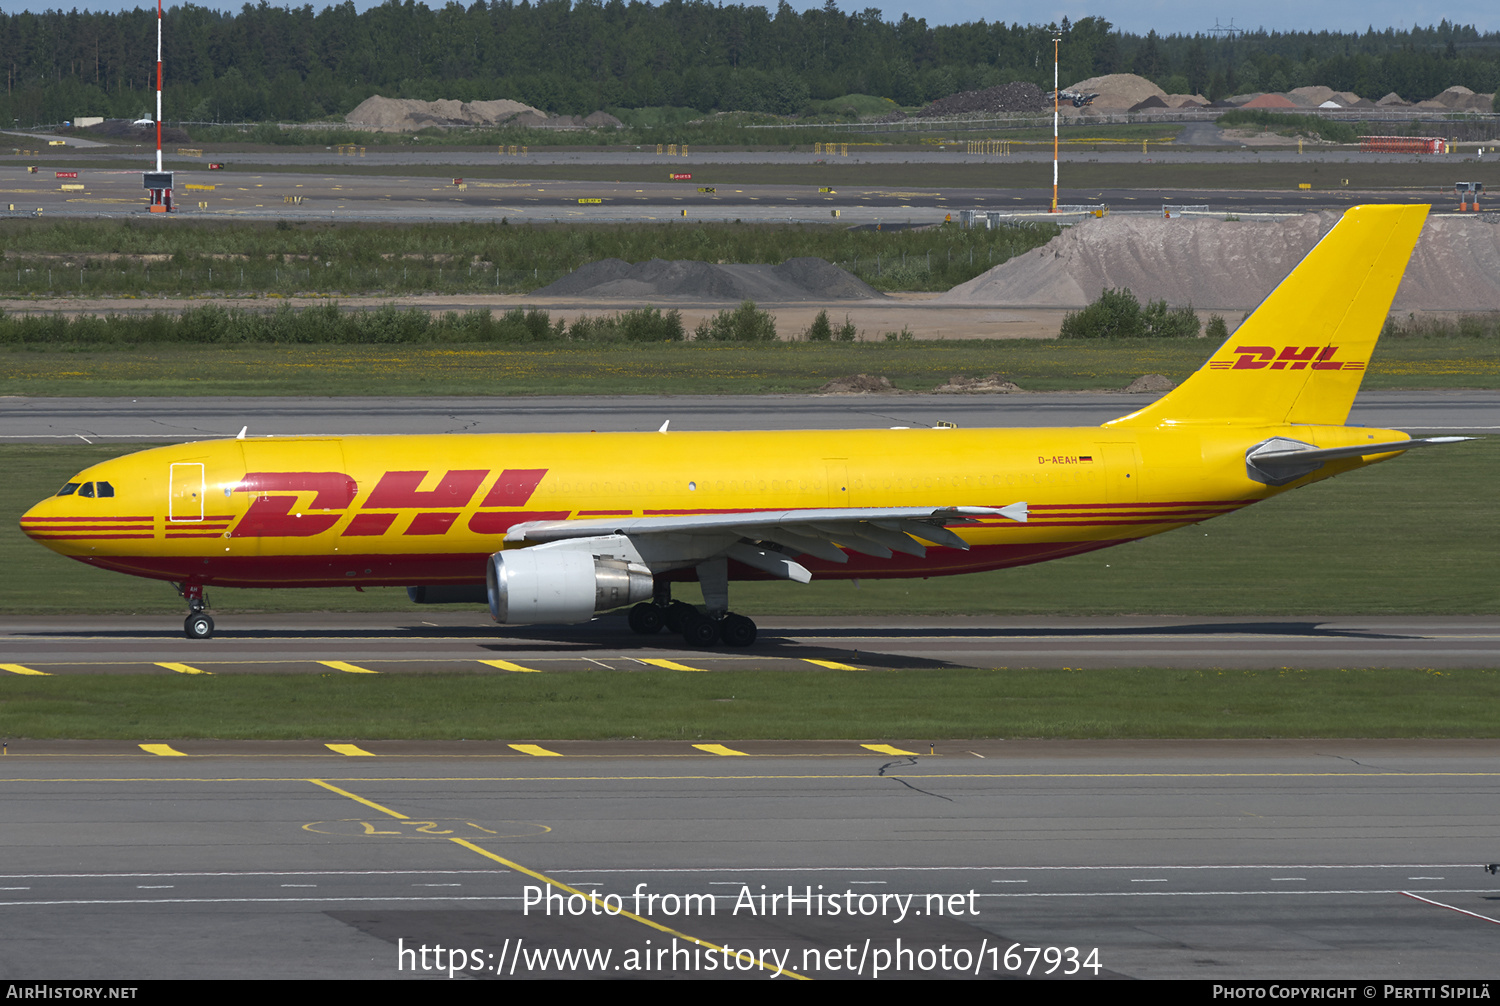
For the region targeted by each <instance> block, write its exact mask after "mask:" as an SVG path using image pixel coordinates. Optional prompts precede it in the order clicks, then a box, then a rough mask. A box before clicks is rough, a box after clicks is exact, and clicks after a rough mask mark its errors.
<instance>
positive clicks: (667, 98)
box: [0, 0, 1500, 127]
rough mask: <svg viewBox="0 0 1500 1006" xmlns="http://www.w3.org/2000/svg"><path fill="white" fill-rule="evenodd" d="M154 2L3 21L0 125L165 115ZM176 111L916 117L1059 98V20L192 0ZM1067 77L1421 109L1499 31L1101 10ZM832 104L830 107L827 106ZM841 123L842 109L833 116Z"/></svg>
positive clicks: (828, 8)
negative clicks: (1343, 94) (951, 108)
mask: <svg viewBox="0 0 1500 1006" xmlns="http://www.w3.org/2000/svg"><path fill="white" fill-rule="evenodd" d="M155 22H156V11H155V10H154V9H136V10H133V11H126V12H119V13H116V12H98V13H93V12H88V11H82V12H80V11H79V10H77V9H76V8H75V9H73V10H70V11H62V10H48V11H43V12H41V13H31V12H22V13H15V14H0V54H3V58H4V59H5V62H6V66H5V74H6V86H5V91H4V94H3V95H0V124H12V125H15V126H22V127H24V126H30V125H36V124H45V123H57V122H61V121H64V120H67V119H72V118H74V117H76V116H81V115H103V116H107V117H115V118H137V117H139V116H141V115H143V114H145V113H147V112H149V111H150V110H151V109H153V108H154V107H155V104H154V102H155V99H154V97H153V90H154V75H155V57H156V41H155V36H156V23H155ZM164 28H165V43H164V46H165V64H166V79H167V87H166V96H165V108H164V116H165V118H166V119H168V120H169V121H190V122H252V121H253V122H262V121H308V120H314V119H319V118H324V117H330V116H342V115H343V114H344V113H346V112H348V111H349V110H351V109H352V108H353V107H354V106H355V105H357V104H359V103H360V102H361V101H363V100H364V99H365V98H368V97H370V96H371V95H373V94H382V95H385V96H386V97H407V98H423V99H429V100H431V99H435V98H458V99H460V100H464V101H473V100H487V99H495V98H514V99H517V100H520V101H524V102H526V103H528V104H531V105H535V106H537V107H539V108H542V109H544V110H546V111H548V112H552V113H562V114H586V113H588V112H591V111H593V110H595V109H599V108H605V109H608V108H624V109H636V108H648V107H656V106H679V107H687V108H692V109H696V110H698V111H700V112H713V111H722V110H740V111H752V112H767V113H774V114H779V115H796V114H799V113H806V112H811V111H814V110H815V109H817V103H819V102H824V101H827V100H829V99H833V98H836V97H839V96H842V95H846V94H873V95H879V96H882V97H886V98H891V99H893V100H895V101H896V102H897V103H899V104H901V105H906V106H912V105H918V104H921V103H924V102H927V101H932V100H935V99H937V98H940V97H944V96H946V95H948V94H952V93H954V92H956V91H963V90H977V89H980V88H984V87H990V86H993V85H996V84H1005V83H1009V82H1011V81H1016V80H1021V81H1030V82H1032V83H1035V84H1037V85H1038V86H1041V87H1043V88H1044V89H1046V88H1050V87H1051V81H1052V66H1051V62H1052V42H1051V38H1052V32H1053V29H1052V27H1050V26H1046V25H1037V24H1027V25H1023V24H1016V23H1013V24H1005V23H1003V22H986V21H976V22H971V23H967V24H960V25H929V24H928V23H927V21H926V20H925V19H922V18H913V17H911V16H910V15H906V14H903V15H902V16H901V17H900V19H899V20H887V19H886V18H885V17H884V15H883V13H882V11H880V10H878V9H876V8H867V9H865V10H863V11H860V12H859V13H856V14H844V13H843V12H842V11H840V10H839V9H838V8H837V7H836V6H835V5H834V3H833V0H825V3H824V4H823V6H822V7H814V8H810V9H808V10H804V11H801V12H798V11H796V10H794V9H793V8H792V6H791V5H790V4H789V3H787V2H786V0H781V2H780V3H779V4H778V5H777V6H776V9H775V10H774V11H773V10H770V9H768V8H767V7H759V6H745V5H740V4H727V5H716V4H714V3H711V2H708V0H665V2H661V3H657V4H646V3H640V2H629V3H627V2H625V0H607V2H601V0H536V2H531V0H520V2H516V0H474V2H473V3H472V4H470V5H469V6H464V5H463V4H461V3H458V2H450V3H448V4H447V5H446V6H444V7H441V8H440V9H432V8H429V7H428V6H426V5H425V4H421V3H417V2H415V0H387V2H386V3H384V4H383V5H381V6H378V7H374V8H371V9H370V10H367V11H364V12H363V13H361V12H358V11H356V10H355V7H354V4H353V3H352V2H347V0H346V2H345V3H342V4H339V5H337V6H329V7H324V8H323V9H322V10H321V11H314V9H313V7H312V5H311V4H307V5H304V6H301V7H275V6H272V5H271V4H270V3H268V2H267V0H260V3H259V4H257V5H253V6H252V5H250V4H246V5H245V6H244V7H243V8H241V10H240V11H239V12H237V13H234V12H229V11H218V10H211V9H209V8H207V7H201V6H198V5H196V4H182V5H179V6H174V7H171V8H169V9H168V10H167V11H166V16H165V26H164ZM1059 28H1060V30H1061V32H1062V36H1063V43H1062V47H1061V52H1062V68H1061V74H1062V77H1063V80H1064V83H1067V82H1071V81H1076V80H1079V79H1082V78H1085V77H1090V76H1094V75H1097V74H1103V73H1116V72H1133V73H1138V74H1140V75H1142V76H1144V77H1147V78H1149V79H1151V80H1152V81H1154V82H1156V83H1157V84H1159V85H1160V86H1162V87H1163V88H1164V89H1165V90H1167V91H1169V92H1187V91H1191V92H1196V93H1203V94H1206V95H1208V96H1209V97H1213V98H1216V97H1222V96H1225V95H1228V94H1233V93H1239V92H1246V91H1253V90H1287V89H1290V88H1294V87H1298V86H1302V85H1307V84H1325V85H1327V86H1330V87H1333V88H1335V89H1337V90H1353V91H1357V92H1359V93H1360V94H1363V95H1366V96H1369V97H1375V98H1378V97H1380V96H1382V95H1384V94H1386V93H1387V92H1390V91H1395V92H1397V93H1399V94H1400V95H1401V96H1402V97H1404V98H1406V99H1407V100H1408V101H1417V100H1421V99H1423V98H1430V97H1432V96H1433V95H1434V94H1436V93H1438V92H1440V91H1442V90H1443V89H1444V88H1447V87H1449V86H1451V85H1454V84H1462V85H1465V86H1467V87H1469V88H1471V89H1473V90H1475V91H1481V92H1489V91H1494V90H1496V89H1497V84H1500V33H1493V32H1491V33H1483V34H1481V33H1480V32H1478V31H1476V30H1475V29H1474V28H1473V27H1472V26H1461V25H1456V24H1451V23H1449V22H1448V21H1446V20H1445V21H1443V22H1442V23H1440V24H1438V25H1436V26H1430V27H1425V28H1419V27H1414V28H1411V29H1407V30H1403V31H1396V30H1395V29H1390V28H1387V29H1385V30H1383V31H1376V30H1374V29H1373V28H1372V29H1370V30H1368V31H1366V32H1365V33H1363V34H1358V33H1351V34H1341V33H1336V32H1277V31H1267V30H1264V29H1261V30H1257V31H1254V32H1247V33H1244V34H1241V35H1239V36H1238V37H1232V38H1231V37H1223V36H1219V35H1209V34H1193V35H1184V34H1170V35H1158V34H1157V33H1156V32H1155V31H1151V32H1148V33H1147V34H1146V35H1144V36H1139V35H1134V34H1130V33H1125V32H1119V31H1115V30H1114V28H1113V26H1112V25H1111V24H1110V23H1109V22H1108V21H1106V20H1104V19H1103V18H1098V17H1085V18H1081V19H1079V20H1078V21H1076V22H1073V23H1069V22H1068V21H1066V20H1064V21H1063V23H1062V25H1061V26H1059ZM820 110H822V111H828V110H827V109H820ZM834 112H835V114H837V110H834Z"/></svg>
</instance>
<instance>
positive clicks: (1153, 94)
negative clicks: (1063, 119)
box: [1065, 73, 1167, 109]
mask: <svg viewBox="0 0 1500 1006" xmlns="http://www.w3.org/2000/svg"><path fill="white" fill-rule="evenodd" d="M1065 90H1069V91H1078V92H1080V93H1082V94H1094V93H1097V94H1098V95H1099V97H1097V98H1095V99H1094V102H1093V104H1092V105H1090V106H1088V107H1090V108H1118V109H1127V108H1130V107H1131V106H1132V105H1139V104H1140V103H1141V102H1143V101H1145V100H1146V99H1147V98H1160V99H1162V101H1165V100H1166V98H1167V92H1166V91H1163V90H1162V89H1161V88H1159V87H1157V86H1156V85H1155V84H1153V83H1151V81H1149V80H1147V79H1146V78H1145V77H1137V76H1136V75H1135V74H1133V73H1107V74H1105V75H1104V76H1102V77H1090V78H1088V79H1087V80H1080V81H1079V82H1078V83H1076V84H1069V85H1068V86H1067V88H1065Z"/></svg>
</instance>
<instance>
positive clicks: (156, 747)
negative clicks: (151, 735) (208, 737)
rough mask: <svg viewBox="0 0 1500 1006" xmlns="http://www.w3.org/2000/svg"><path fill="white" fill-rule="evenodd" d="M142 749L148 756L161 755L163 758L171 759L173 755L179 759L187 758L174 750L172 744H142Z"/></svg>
mask: <svg viewBox="0 0 1500 1006" xmlns="http://www.w3.org/2000/svg"><path fill="white" fill-rule="evenodd" d="M140 748H141V750H142V751H144V752H146V753H147V754H154V755H161V756H162V757H163V758H170V757H172V756H173V755H176V756H177V757H179V758H186V757H187V755H185V754H183V753H182V752H181V751H176V750H174V749H173V748H172V745H170V744H142V745H140Z"/></svg>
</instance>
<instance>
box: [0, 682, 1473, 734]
mask: <svg viewBox="0 0 1500 1006" xmlns="http://www.w3.org/2000/svg"><path fill="white" fill-rule="evenodd" d="M1497 701H1500V671H1494V670H1485V671H1434V670H1421V669H1415V670H1358V669H1346V670H1299V669H1295V668H1285V669H1281V670H1270V671H1219V670H1204V671H1192V670H1188V671H1184V670H1163V669H1151V668H1147V669H1125V670H1110V671H1067V670H1063V671H1033V670H1004V669H999V670H938V671H873V672H865V673H850V672H846V671H828V672H822V671H810V672H798V673H788V672H775V671H730V672H724V673H716V674H704V675H683V674H679V673H675V672H639V673H630V674H621V673H578V674H545V675H508V676H505V675H482V676H481V675H431V676H429V675H421V676H409V677H408V676H399V675H382V676H380V677H378V678H361V679H354V678H350V677H349V676H348V675H340V674H334V675H322V676H311V675H306V676H303V675H299V676H292V675H266V676H259V675H257V676H253V677H252V676H228V675H225V676H218V677H211V678H208V677H196V678H182V677H156V676H117V675H97V676H95V675H79V676H58V677H52V678H19V679H17V678H6V679H5V680H0V718H3V719H4V721H5V723H6V732H7V735H8V736H9V737H10V738H11V739H12V740H14V739H16V738H35V739H47V738H101V739H108V738H116V739H130V740H140V739H184V738H189V739H190V738H218V739H257V740H263V739H296V738H318V739H325V738H349V739H355V740H373V739H418V740H457V739H468V740H486V739H494V738H503V739H514V738H527V739H537V740H548V739H561V738H567V739H603V738H622V737H630V738H642V739H650V738H667V739H683V740H700V739H713V740H744V739H754V738H776V739H805V738H859V739H863V738H872V737H881V738H892V739H916V740H920V741H943V740H948V739H953V738H979V737H1004V738H1015V737H1076V738H1126V737H1140V738H1159V737H1171V738H1179V737H1180V738H1207V737H1495V736H1500V718H1497V717H1496V716H1495V715H1494V709H1495V706H1496V703H1497ZM939 750H940V751H941V750H942V748H941V745H940V746H939Z"/></svg>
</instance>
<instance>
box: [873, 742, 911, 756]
mask: <svg viewBox="0 0 1500 1006" xmlns="http://www.w3.org/2000/svg"><path fill="white" fill-rule="evenodd" d="M860 747H862V748H869V749H870V750H871V751H874V752H875V753H876V754H894V755H914V754H916V753H917V752H915V751H903V750H901V749H900V748H893V747H891V746H890V745H889V744H861V745H860Z"/></svg>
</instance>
